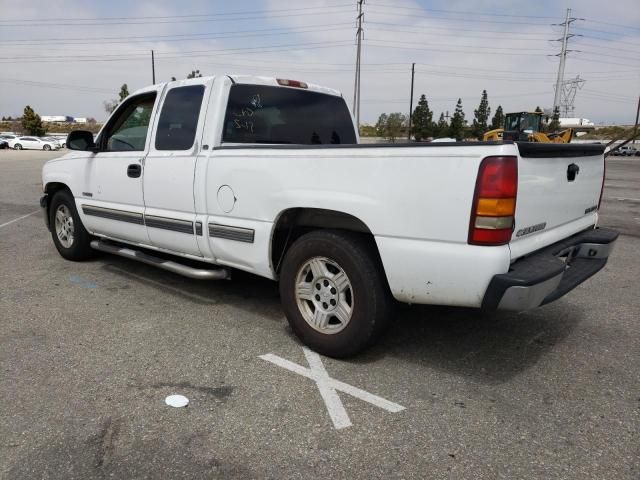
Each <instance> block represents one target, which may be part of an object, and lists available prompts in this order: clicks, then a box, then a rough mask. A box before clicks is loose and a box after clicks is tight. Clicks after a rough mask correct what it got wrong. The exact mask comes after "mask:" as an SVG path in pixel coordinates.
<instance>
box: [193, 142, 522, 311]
mask: <svg viewBox="0 0 640 480" xmlns="http://www.w3.org/2000/svg"><path fill="white" fill-rule="evenodd" d="M514 154H515V147H514V146H513V145H489V146H485V145H472V146H457V145H456V146H436V145H433V146H426V147H421V146H412V147H385V148H377V147H358V148H348V147H347V148H250V147H249V148H238V149H235V148H221V149H214V150H213V151H212V152H211V153H210V154H209V156H208V157H207V158H206V159H202V161H201V162H200V164H199V167H198V172H197V174H196V176H197V177H198V176H200V175H203V176H204V178H205V181H204V182H202V183H203V185H200V187H199V188H200V189H201V190H200V191H199V192H198V191H197V192H196V204H197V206H196V208H197V210H198V212H206V215H208V221H209V222H212V221H213V222H215V223H222V224H226V225H239V226H242V227H244V228H253V229H255V231H256V238H255V245H254V247H255V248H257V249H259V252H258V253H256V252H255V251H251V252H250V251H244V252H242V249H244V250H251V249H252V247H250V246H249V245H239V246H237V249H238V250H237V254H236V253H234V252H236V247H234V246H230V245H229V241H225V240H214V242H217V243H218V244H217V245H216V244H215V243H214V244H213V245H212V250H213V251H214V254H216V257H217V258H216V260H217V261H218V262H220V263H225V262H228V263H230V264H232V265H235V266H239V267H241V268H243V265H242V262H243V259H248V260H251V262H256V261H257V262H259V263H258V264H255V263H251V264H249V262H247V265H246V266H244V268H245V269H250V270H252V271H254V272H256V273H260V274H262V275H265V276H271V277H275V272H274V271H273V267H272V266H271V265H270V264H269V259H270V240H271V234H272V229H273V224H274V222H275V221H276V220H277V218H278V217H279V215H280V214H281V213H282V212H283V211H285V210H287V209H290V208H299V207H308V208H322V209H329V210H335V211H339V212H344V213H347V214H350V215H353V216H355V217H356V218H358V219H360V220H361V221H362V222H364V223H365V224H366V225H367V226H368V228H369V229H370V230H371V232H372V233H373V234H374V236H375V238H376V242H377V243H378V246H379V249H380V253H381V256H382V261H383V264H384V268H385V272H386V275H387V278H388V279H389V283H390V286H391V289H392V292H393V293H394V295H395V296H396V298H397V299H399V300H401V301H410V302H416V303H442V304H449V305H466V306H478V305H479V304H480V302H481V299H482V298H481V297H482V294H484V290H485V289H486V286H487V284H488V282H489V280H490V278H491V276H492V275H493V274H495V273H501V272H504V271H506V269H507V268H508V265H509V251H508V247H506V246H503V247H471V246H469V245H467V237H468V229H469V216H470V211H471V204H472V199H473V193H474V188H475V181H476V175H477V172H478V166H479V164H480V161H481V160H482V158H484V157H486V156H488V155H514ZM198 183H200V182H199V181H196V184H198ZM224 185H228V186H229V187H231V188H232V190H233V192H234V195H235V198H236V201H235V206H234V208H233V210H232V211H231V212H228V213H227V212H224V211H223V209H222V208H221V205H220V204H219V202H218V198H217V192H218V190H219V189H220V187H222V186H224ZM196 188H197V189H198V186H197V187H196ZM265 227H267V228H265ZM474 262H475V265H474ZM463 264H464V265H463ZM470 267H473V268H475V269H476V271H475V274H473V275H471V276H470V275H469V268H470ZM428 282H430V283H428ZM427 284H428V285H429V288H428V289H427V288H424V287H426V285H427Z"/></svg>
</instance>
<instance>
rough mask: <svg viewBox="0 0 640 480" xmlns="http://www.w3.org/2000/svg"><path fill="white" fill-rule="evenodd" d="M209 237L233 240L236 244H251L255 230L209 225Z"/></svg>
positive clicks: (216, 224) (215, 224)
mask: <svg viewBox="0 0 640 480" xmlns="http://www.w3.org/2000/svg"><path fill="white" fill-rule="evenodd" d="M209 236H210V237H217V238H224V239H227V240H235V241H237V242H245V243H253V240H254V237H255V230H253V229H251V228H242V227H232V226H230V225H220V224H218V223H210V224H209Z"/></svg>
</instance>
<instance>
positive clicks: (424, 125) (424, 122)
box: [411, 94, 434, 142]
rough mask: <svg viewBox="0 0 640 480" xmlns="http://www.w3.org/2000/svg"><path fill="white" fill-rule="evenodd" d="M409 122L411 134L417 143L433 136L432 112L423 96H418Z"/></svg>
mask: <svg viewBox="0 0 640 480" xmlns="http://www.w3.org/2000/svg"><path fill="white" fill-rule="evenodd" d="M411 120H412V122H411V123H412V126H411V133H412V134H413V136H414V137H415V139H416V141H418V142H419V141H420V140H425V139H427V138H428V137H432V136H433V133H434V124H433V112H432V111H431V110H430V109H429V102H428V101H427V97H426V96H425V95H424V94H422V95H420V100H419V101H418V105H417V106H416V108H415V110H414V111H413V115H412V116H411Z"/></svg>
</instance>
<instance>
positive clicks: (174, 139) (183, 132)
mask: <svg viewBox="0 0 640 480" xmlns="http://www.w3.org/2000/svg"><path fill="white" fill-rule="evenodd" d="M203 96H204V85H189V86H185V87H176V88H172V89H171V90H169V92H168V93H167V96H166V98H165V100H164V103H163V105H162V111H161V112H160V119H159V120H158V128H157V131H156V143H155V147H156V150H189V149H190V148H191V147H192V146H193V142H194V140H195V138H196V130H197V128H198V118H199V117H200V107H201V105H202V97H203Z"/></svg>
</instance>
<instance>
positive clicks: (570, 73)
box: [0, 0, 640, 124]
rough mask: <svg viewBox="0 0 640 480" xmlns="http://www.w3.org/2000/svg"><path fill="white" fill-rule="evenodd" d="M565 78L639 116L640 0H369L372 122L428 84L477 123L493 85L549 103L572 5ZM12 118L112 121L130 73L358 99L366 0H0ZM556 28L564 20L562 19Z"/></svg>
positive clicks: (626, 119) (586, 96)
mask: <svg viewBox="0 0 640 480" xmlns="http://www.w3.org/2000/svg"><path fill="white" fill-rule="evenodd" d="M567 8H571V9H572V11H571V15H572V16H573V17H576V18H578V20H576V21H575V22H573V23H572V24H571V28H570V32H571V33H572V34H574V35H575V36H573V37H572V38H570V40H569V49H570V50H573V51H572V52H570V53H569V55H568V57H567V66H566V72H565V79H570V78H574V77H576V76H577V75H579V76H580V78H582V79H584V80H585V83H584V84H583V85H582V88H581V89H580V90H579V91H578V92H577V94H576V99H575V116H576V117H583V118H588V119H590V120H592V121H593V122H595V123H596V124H617V123H622V124H629V123H633V121H634V118H635V111H636V105H637V101H638V95H639V94H640V48H638V47H640V2H638V0H609V1H603V0H580V1H576V0H573V1H568V0H538V1H536V2H532V1H530V0H527V1H505V0H466V1H462V0H442V1H441V0H432V1H426V0H366V1H365V3H364V5H363V10H364V24H363V28H364V41H363V46H362V77H361V121H362V122H363V123H375V121H376V119H377V118H378V116H379V115H380V113H383V112H387V113H389V112H402V113H405V114H407V113H408V111H409V97H410V94H409V91H410V82H411V64H412V63H415V64H416V66H415V88H414V106H415V103H416V101H417V99H418V98H419V96H420V95H421V94H425V95H426V96H427V99H428V100H429V104H430V107H431V109H432V110H433V111H434V112H435V115H434V116H435V117H436V119H437V117H438V116H439V115H440V112H447V111H448V112H450V113H453V110H454V108H455V104H456V101H457V99H458V98H459V97H460V98H461V99H462V102H463V108H464V111H465V113H466V118H467V120H469V121H470V120H471V119H472V118H473V110H474V108H477V106H478V103H479V101H480V96H481V93H482V90H484V89H486V90H487V92H488V96H489V105H490V107H491V109H492V113H493V112H494V111H495V108H496V107H497V106H498V105H502V107H503V109H504V110H505V112H509V111H522V110H532V109H534V108H535V107H536V106H540V107H542V108H551V106H552V105H553V96H554V84H555V81H556V76H557V71H558V62H559V59H558V57H557V56H556V54H557V53H558V52H559V51H560V42H558V41H556V40H558V39H560V38H561V37H562V29H563V27H562V26H559V25H557V24H559V23H562V22H563V21H564V17H565V14H566V9H567ZM0 12H1V15H0V45H2V48H1V49H0V115H5V116H6V115H12V116H15V115H20V114H21V113H22V110H23V109H24V106H25V105H27V104H28V105H31V106H32V107H33V108H34V109H35V110H36V112H38V113H39V114H40V115H71V116H76V117H94V118H96V119H97V120H98V121H102V120H105V119H106V117H107V113H106V112H105V110H104V106H103V102H104V101H105V100H110V99H113V98H115V97H117V94H118V91H119V89H120V85H122V84H123V83H126V84H127V85H128V86H129V91H130V92H133V91H134V90H136V89H138V88H142V87H144V86H146V85H149V84H151V83H152V76H151V53H150V52H151V50H152V49H153V50H154V51H155V66H156V82H164V81H168V80H170V78H171V77H172V76H175V77H177V78H184V77H186V75H187V74H188V73H189V72H191V71H192V70H194V69H199V70H200V72H201V73H202V74H203V75H218V74H230V73H238V74H255V75H267V76H275V77H280V78H290V79H296V80H303V81H308V82H312V83H316V84H321V85H325V86H328V87H332V88H336V89H338V90H340V91H342V92H343V95H344V97H345V99H346V100H347V103H348V104H349V106H350V107H351V106H352V101H353V100H352V99H353V86H354V85H353V84H354V63H355V54H356V47H355V35H356V30H355V25H356V22H355V19H356V14H357V9H356V0H308V1H305V2H292V1H290V0H236V1H234V2H229V1H223V0H211V1H206V0H181V1H179V2H176V1H175V0H154V1H131V0H128V1H125V0H111V1H108V2H107V1H104V0H103V1H97V0H82V1H80V0H42V1H41V0H22V1H21V2H20V5H19V7H17V4H15V3H14V2H9V1H8V0H0ZM553 24H556V25H553Z"/></svg>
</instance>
